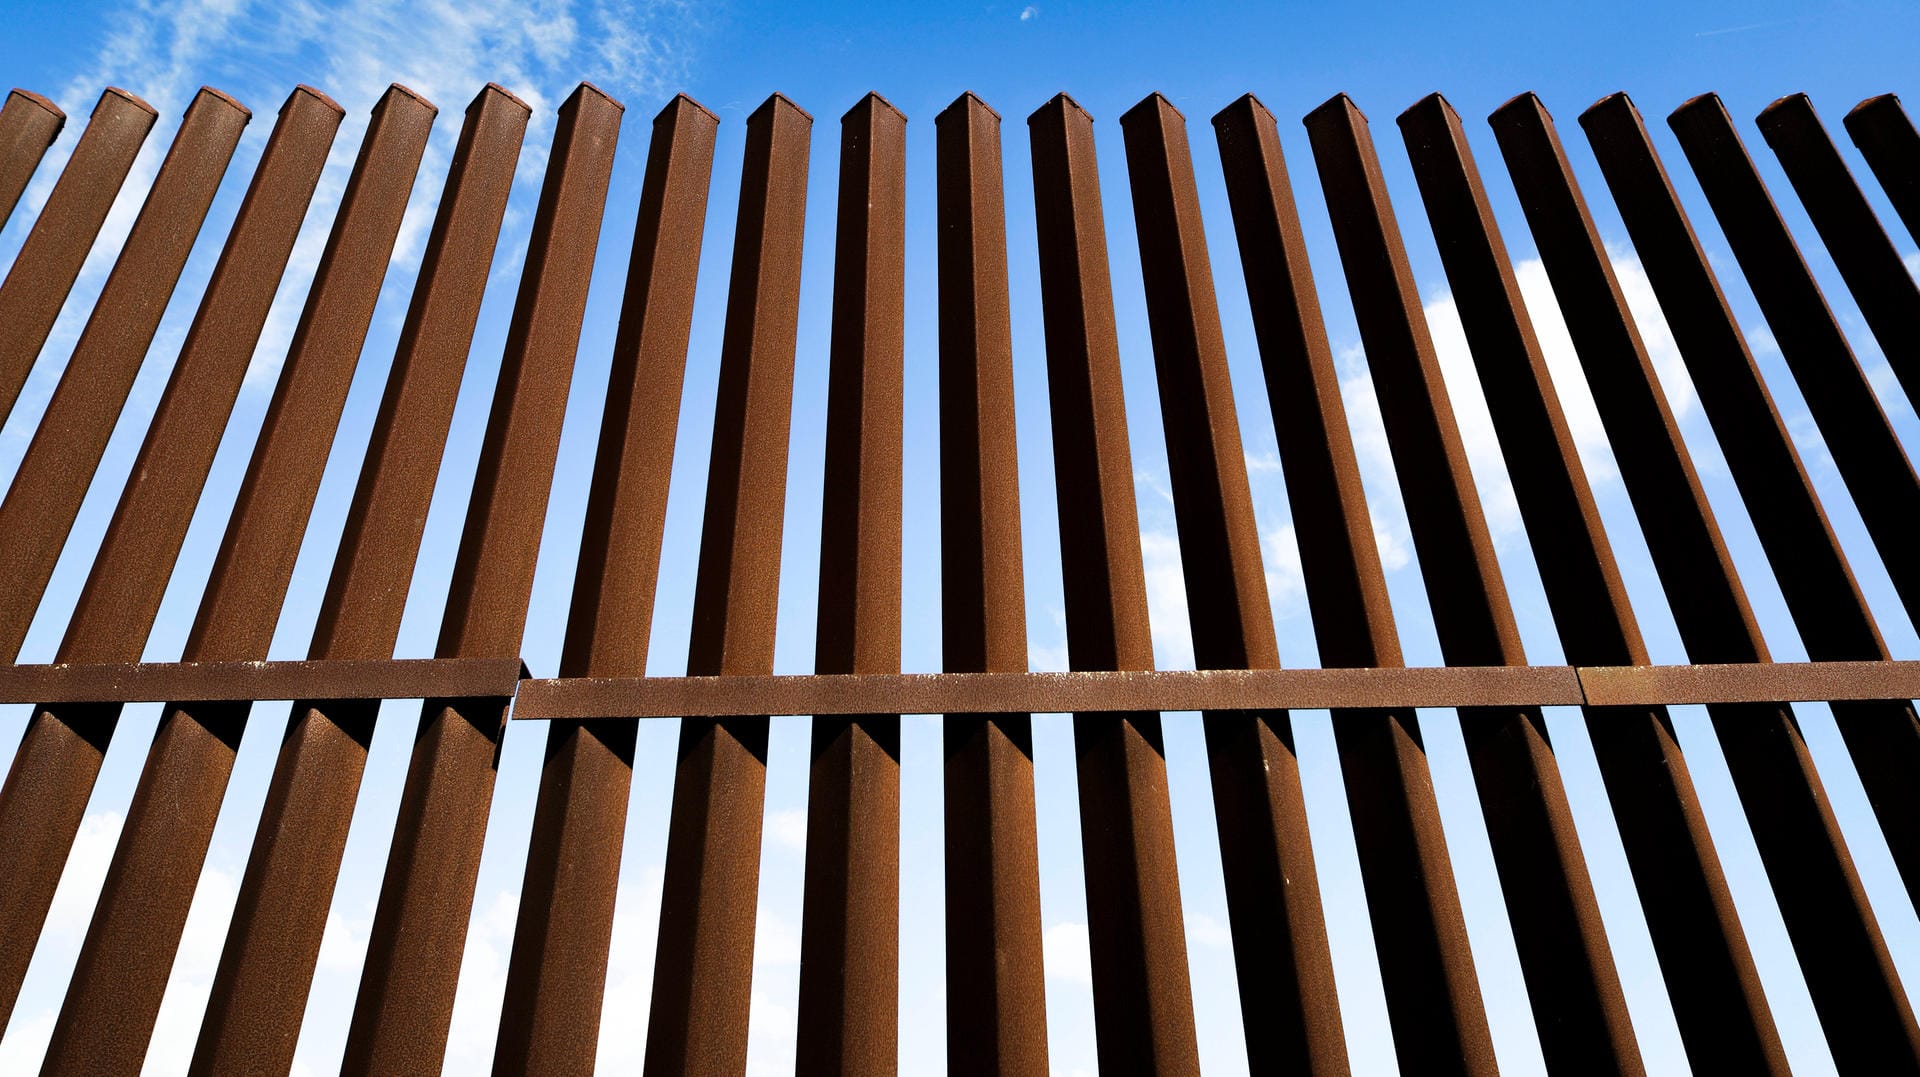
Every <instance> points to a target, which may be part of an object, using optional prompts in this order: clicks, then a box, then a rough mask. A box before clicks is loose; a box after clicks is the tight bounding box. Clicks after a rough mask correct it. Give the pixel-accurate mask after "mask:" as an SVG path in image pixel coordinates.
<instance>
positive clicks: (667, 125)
mask: <svg viewBox="0 0 1920 1077" xmlns="http://www.w3.org/2000/svg"><path fill="white" fill-rule="evenodd" d="M719 123H720V120H719V117H717V116H715V115H714V114H713V113H711V112H708V111H707V110H706V109H705V108H702V107H701V106H700V105H699V104H698V103H697V102H695V101H694V100H693V99H692V98H690V97H688V96H686V95H685V94H681V95H679V96H677V97H675V98H674V99H673V100H672V101H671V102H669V103H668V104H667V107H666V108H664V109H662V110H661V111H660V114H659V115H658V116H656V117H654V121H653V144H652V147H651V148H650V150H649V151H648V155H647V171H646V178H645V179H644V180H643V181H642V184H641V191H640V212H639V218H638V220H637V222H636V223H635V225H634V234H633V254H632V257H631V260H630V261H629V262H628V266H627V290H626V298H625V301H624V303H623V305H622V307H621V311H620V327H619V331H618V333H617V334H616V336H615V338H614V345H613V366H612V370H611V372H610V375H609V383H608V387H607V402H606V411H605V415H604V418H603V419H602V421H601V424H600V447H599V452H598V454H597V455H596V457H595V462H594V471H593V484H592V487H591V489H590V491H589V493H588V495H587V522H586V527H585V529H584V532H583V534H582V536H581V542H580V560H579V567H578V569H577V570H576V571H575V573H574V578H573V579H574V583H573V608H572V612H571V614H570V616H569V618H568V621H567V635H566V641H565V644H564V646H563V648H562V650H561V656H560V675H561V676H563V677H582V676H585V677H618V676H639V675H642V674H644V673H645V672H646V668H647V645H648V642H649V640H648V636H649V633H650V631H651V629H652V625H653V601H654V586H655V584H656V583H657V582H658V580H659V576H660V542H661V536H662V533H663V532H664V530H665V525H666V514H667V487H668V483H669V481H670V480H671V478H672V475H673V449H674V436H675V433H676V431H677V429H678V426H679V421H680V396H681V389H682V386H683V383H684V381H685V378H686V369H687V337H688V333H689V330H690V329H691V327H692V323H693V300H694V283H695V280H696V279H697V277H698V275H699V270H700V241H701V238H702V236H703V235H704V233H705V231H706V223H707V190H708V186H709V181H710V179H711V178H712V175H713V142H714V132H715V130H716V129H717V128H718V126H719ZM638 724H639V723H638V722H635V721H625V720H617V719H616V720H613V721H606V722H555V723H551V726H550V728H549V729H547V730H546V731H545V732H546V737H547V741H546V743H547V750H546V761H545V764H544V766H543V768H542V770H541V775H540V796H539V800H538V801H537V803H536V804H535V807H534V817H533V834H532V837H531V839H530V841H529V845H528V850H527V870H526V882H525V884H524V885H523V886H522V888H521V891H520V914H519V918H518V920H517V922H516V925H515V928H514V934H513V954H512V957H511V959H510V960H509V962H508V964H507V988H506V1000H505V1004H504V1006H503V1007H502V1009H501V1015H502V1016H501V1021H500V1034H499V1040H498V1042H497V1043H496V1044H495V1046H494V1052H493V1069H494V1072H495V1073H497V1074H503V1075H504V1074H510V1073H585V1072H588V1071H590V1070H592V1068H593V1064H594V1057H595V1054H596V1051H597V1047H598V1045H599V1029H600V1022H601V1004H602V1001H603V999H604V997H605V991H606V978H607V950H608V947H609V946H610V945H611V942H612V937H613V913H614V895H615V892H616V890H617V889H618V886H619V881H620V847H621V843H622V841H623V839H624V838H625V828H626V819H627V799H628V793H629V791H630V789H631V787H632V784H633V751H634V743H635V738H636V729H637V726H638Z"/></svg>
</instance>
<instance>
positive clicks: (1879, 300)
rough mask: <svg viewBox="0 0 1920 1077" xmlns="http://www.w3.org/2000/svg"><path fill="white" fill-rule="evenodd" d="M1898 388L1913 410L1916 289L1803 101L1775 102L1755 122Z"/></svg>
mask: <svg viewBox="0 0 1920 1077" xmlns="http://www.w3.org/2000/svg"><path fill="white" fill-rule="evenodd" d="M1756 122H1757V123H1758V124H1759V126H1760V133H1761V134H1762V135H1763V136H1765V138H1766V140H1767V144H1768V145H1769V146H1772V147H1773V152H1774V155H1775V156H1777V157H1778V158H1779V159H1780V167H1781V168H1782V169H1784V170H1785V171H1786V173H1787V180H1788V181H1789V182H1791V183H1792V184H1793V189H1794V190H1795V191H1796V192H1797V193H1798V194H1799V195H1800V204H1801V206H1802V207H1804V208H1805V209H1806V211H1807V216H1808V217H1809V218H1810V219H1812V221H1813V227H1814V229H1815V230H1816V231H1818V232H1819V233H1820V239H1821V241H1822V242H1824V243H1825V244H1826V247H1827V253H1829V254H1831V255H1832V256H1833V264H1834V266H1835V267H1836V268H1838V269H1839V270H1840V278H1841V279H1842V280H1844V281H1846V282H1847V290H1848V291H1849V292H1851V293H1853V299H1854V302H1855V303H1858V304H1859V306H1860V313H1861V315H1862V316H1864V317H1865V318H1866V320H1867V326H1868V328H1870V329H1871V330H1872V331H1873V336H1874V339H1875V340H1877V341H1878V342H1879V343H1880V350H1881V352H1882V354H1884V355H1885V356H1886V360H1887V366H1888V367H1889V368H1891V369H1892V370H1893V373H1894V376H1895V377H1896V378H1898V379H1899V380H1900V387H1901V388H1902V389H1904V390H1905V391H1906V394H1907V400H1908V401H1909V402H1910V403H1916V404H1920V318H1915V317H1914V316H1913V312H1914V311H1916V310H1920V283H1916V282H1915V281H1914V279H1913V274H1912V273H1909V272H1907V267H1906V265H1905V264H1904V263H1903V262H1901V260H1900V252H1899V251H1898V250H1896V249H1895V248H1894V246H1893V241H1892V240H1891V239H1888V238H1887V231H1886V229H1885V228H1883V227H1881V225H1880V218H1879V217H1878V216H1876V215H1875V214H1874V212H1873V207H1872V206H1871V205H1869V204H1868V203H1867V196H1866V195H1865V194H1864V193H1863V192H1862V191H1861V190H1860V185H1859V183H1857V182H1856V181H1855V180H1854V178H1853V172H1852V171H1851V170H1850V169H1848V168H1847V162H1846V161H1845V160H1844V159H1843V158H1841V156H1840V151H1839V149H1838V148H1837V147H1835V146H1834V144H1833V139H1832V138H1830V137H1828V135H1827V129H1826V126H1825V125H1823V124H1822V123H1821V122H1820V117H1819V115H1818V114H1816V113H1815V112H1814V111H1813V101H1812V100H1811V99H1810V98H1808V97H1807V95H1806V94H1803V93H1801V94H1793V95H1791V96H1788V97H1782V98H1781V99H1780V100H1778V101H1775V102H1774V103H1773V104H1771V105H1768V106H1767V107H1766V109H1765V110H1763V111H1762V112H1761V113H1760V117H1759V119H1758V120H1757V121H1756Z"/></svg>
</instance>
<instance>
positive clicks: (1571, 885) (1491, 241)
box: [1399, 94, 1673, 1073]
mask: <svg viewBox="0 0 1920 1077" xmlns="http://www.w3.org/2000/svg"><path fill="white" fill-rule="evenodd" d="M1399 126H1400V131H1401V135H1402V137H1403V139H1404V140H1405V142H1406V146H1407V154H1408V156H1409V157H1410V158H1411V159H1412V162H1413V169H1414V176H1415V178H1416V180H1417V181H1418V183H1419V186H1420V195H1421V199H1422V201H1423V202H1424V203H1425V205H1426V210H1427V219H1428V222H1429V223H1430V225H1431V226H1432V228H1433V234H1434V239H1435V241H1436V243H1437V244H1438V246H1439V248H1440V256H1441V261H1442V263H1443V264H1444V266H1445V268H1446V272H1447V280H1448V282H1449V283H1450V284H1451V285H1452V288H1453V296H1454V301H1455V303H1456V304H1457V306H1458V308H1459V312H1460V319H1461V322H1462V323H1463V325H1464V327H1465V330H1466V335H1467V341H1468V343H1469V345H1471V347H1472V352H1473V362H1474V368H1475V370H1476V371H1477V372H1478V375H1479V381H1480V385H1481V388H1482V389H1483V390H1484V392H1485V394H1486V398H1487V404H1488V408H1489V411H1490V412H1491V415H1492V418H1493V424H1494V431H1495V434H1496V436H1497V437H1498V439H1499V442H1500V448H1501V452H1502V454H1503V456H1504V457H1505V460H1506V464H1507V473H1508V475H1509V476H1510V477H1511V479H1512V482H1513V487H1514V493H1515V496H1516V499H1517V501H1518V503H1519V505H1520V510H1521V512H1522V513H1523V514H1524V518H1525V520H1526V523H1527V525H1528V526H1527V533H1528V537H1529V538H1530V540H1531V542H1532V546H1533V551H1534V562H1535V564H1536V565H1537V566H1538V567H1539V570H1540V575H1541V579H1542V582H1543V584H1544V586H1545V590H1546V593H1547V599H1548V602H1549V604H1550V605H1552V607H1553V612H1554V622H1555V626H1556V628H1557V629H1558V630H1559V634H1560V640H1561V646H1562V647H1563V648H1564V649H1565V652H1566V653H1567V654H1568V655H1569V657H1570V658H1572V660H1574V661H1582V662H1585V661H1593V662H1601V661H1606V662H1633V663H1640V664H1644V663H1645V662H1646V661H1647V655H1646V647H1645V645H1644V644H1643V643H1642V642H1641V639H1640V632H1639V627H1638V625H1637V624H1636V623H1635V621H1634V616H1633V610H1632V606H1631V605H1630V603H1629V601H1628V598H1627V591H1626V586H1625V584H1624V583H1623V581H1622V580H1621V578H1620V571H1619V569H1618V568H1617V567H1616V566H1615V564H1614V560H1613V551H1612V547H1611V546H1610V545H1609V544H1608V542H1607V537H1606V532H1605V529H1604V527H1603V525H1602V523H1601V520H1600V512H1599V508H1598V506H1597V505H1596V504H1595V503H1594V500H1593V492H1592V490H1591V489H1589V488H1588V486H1587V478H1586V472H1585V470H1584V469H1583V468H1582V467H1581V464H1580V457H1579V453H1578V451H1577V450H1576V449H1575V447H1574V442H1573V434H1572V431H1571V430H1570V429H1569V428H1568V426H1567V421H1566V416H1565V415H1564V414H1563V413H1562V412H1561V410H1560V401H1559V397H1558V396H1557V395H1556V394H1555V392H1554V388H1553V382H1552V378H1551V376H1550V375H1549V374H1548V372H1547V366H1546V359H1545V357H1544V356H1543V355H1542V353H1541V351H1540V343H1539V341H1538V339H1536V338H1535V336H1534V332H1533V323H1532V321H1531V320H1530V319H1529V318H1528V316H1527V310H1526V304H1525V301H1524V300H1522V298H1521V296H1520V286H1519V282H1518V280H1517V279H1516V278H1515V277H1514V273H1513V265H1512V262H1511V261H1510V260H1509V259H1508V257H1507V251H1506V244H1505V243H1504V242H1503V241H1502V239H1501V237H1500V231H1499V227H1498V225H1497V224H1496V223H1495V221H1494V217H1493V209H1492V207H1491V206H1490V205H1489V204H1488V202H1487V195H1486V190H1485V188H1484V187H1483V186H1482V185H1481V182H1480V173H1479V169H1478V168H1477V166H1476V165H1475V164H1474V159H1473V152H1472V149H1471V147H1469V145H1468V144H1467V137H1466V131H1465V129H1464V128H1463V127H1462V126H1461V123H1460V117H1459V115H1458V114H1457V113H1455V112H1454V110H1453V106H1452V105H1450V104H1448V103H1447V101H1446V99H1445V98H1443V97H1441V96H1440V95H1439V94H1432V95H1430V96H1428V97H1425V98H1423V99H1421V101H1420V102H1419V103H1417V104H1415V105H1414V106H1413V107H1412V108H1409V109H1408V110H1407V111H1405V112H1403V113H1401V114H1400V118H1399ZM1455 433H1456V436H1457V431H1456V432H1455ZM1462 455H1464V449H1463V450H1462ZM1458 462H1459V463H1460V464H1462V465H1464V460H1461V461H1458ZM1469 508H1470V510H1471V511H1472V512H1473V513H1474V514H1475V515H1479V514H1480V513H1481V509H1480V507H1479V505H1478V504H1477V502H1475V503H1470V504H1469ZM1409 512H1410V513H1411V512H1412V503H1411V498H1409ZM1416 528H1417V524H1416ZM1418 538H1419V531H1418V530H1417V529H1416V531H1415V539H1416V541H1417V540H1418ZM1487 552H1488V554H1491V550H1488V551H1487ZM1421 567H1422V572H1423V574H1424V573H1426V572H1428V571H1438V572H1441V573H1448V572H1451V571H1456V568H1454V567H1452V566H1449V565H1448V564H1447V563H1445V562H1444V561H1441V562H1438V563H1432V564H1430V563H1429V561H1428V558H1427V556H1426V551H1425V549H1424V548H1422V550H1421ZM1460 567H1466V566H1460ZM1476 567H1477V568H1478V570H1479V572H1480V574H1481V575H1482V576H1483V578H1484V583H1483V586H1482V592H1483V593H1484V594H1485V595H1486V596H1487V600H1488V601H1498V602H1500V603H1501V604H1502V605H1503V606H1505V605H1507V604H1508V600H1507V598H1506V588H1505V585H1504V584H1503V583H1502V582H1501V579H1500V575H1499V565H1498V563H1497V562H1495V561H1493V559H1492V558H1491V556H1489V557H1487V559H1486V560H1485V561H1484V562H1482V563H1480V564H1479V565H1478V566H1476ZM1434 619H1435V622H1436V624H1437V625H1438V626H1439V628H1440V644H1441V648H1442V650H1447V649H1448V648H1449V646H1450V645H1451V646H1452V647H1454V648H1458V649H1464V648H1463V647H1462V645H1465V644H1470V643H1471V642H1472V641H1471V639H1470V638H1467V633H1466V632H1465V631H1461V629H1463V628H1466V627H1468V626H1465V625H1463V626H1459V627H1458V628H1456V627H1454V626H1452V625H1449V623H1448V622H1449V621H1452V620H1453V619H1454V618H1453V617H1452V616H1451V615H1450V613H1449V611H1446V610H1444V609H1443V608H1441V607H1440V605H1439V604H1438V603H1435V606H1434ZM1500 624H1501V628H1502V631H1503V635H1502V636H1501V638H1499V639H1498V640H1497V641H1495V640H1484V641H1481V645H1482V646H1485V645H1487V644H1496V645H1497V649H1498V651H1499V652H1500V653H1502V654H1504V655H1506V656H1508V660H1509V661H1512V660H1513V659H1515V658H1518V657H1519V656H1520V654H1521V652H1522V648H1521V646H1520V640H1519V638H1518V633H1517V631H1516V632H1514V634H1513V635H1511V636H1508V635H1505V634H1504V633H1505V632H1506V631H1508V630H1510V629H1511V628H1512V627H1513V623H1512V622H1511V621H1510V620H1505V619H1503V620H1502V621H1501V622H1500ZM1460 717H1461V722H1462V724H1463V726H1464V727H1465V731H1466V739H1467V751H1468V756H1469V758H1470V759H1471V760H1472V762H1473V766H1474V776H1475V779H1476V782H1477V784H1478V786H1479V789H1480V795H1481V805H1482V808H1483V814H1484V815H1485V817H1486V822H1487V830H1488V833H1489V837H1490V839H1491V844H1492V848H1493V854H1494V862H1495V866H1496V867H1497V868H1498V870H1499V873H1500V881H1501V888H1502V890H1503V892H1504V894H1505V897H1506V905H1507V915H1508V919H1509V921H1510V923H1511V924H1512V926H1513V935H1514V943H1515V947H1516V949H1517V950H1518V951H1519V955H1520V964H1521V971H1522V973H1523V975H1524V976H1525V978H1526V983H1527V996H1528V1001H1529V1002H1530V1003H1531V1005H1532V1008H1533V1013H1534V1025H1535V1027H1536V1028H1537V1029H1538V1031H1539V1035H1540V1044H1541V1050H1542V1053H1543V1055H1544V1057H1545V1059H1546V1062H1547V1066H1548V1068H1549V1069H1552V1070H1575V1069H1579V1068H1583V1067H1587V1066H1592V1067H1597V1068H1599V1069H1603V1070H1606V1071H1609V1072H1619V1073H1643V1072H1644V1071H1645V1065H1644V1063H1643V1062H1642V1060H1641V1057H1640V1048H1639V1044H1638V1042H1637V1040H1636V1037H1635V1036H1634V1032H1633V1020H1632V1015H1631V1014H1630V1013H1629V1012H1628V1010H1627V1000H1626V995H1625V993H1624V992H1623V991H1622V989H1621V987H1620V975H1619V972H1618V970H1617V969H1616V968H1615V967H1614V963H1613V951H1612V948H1611V947H1610V946H1609V945H1608V943H1607V932H1606V925H1605V923H1604V922H1603V921H1602V920H1601V917H1600V905H1599V902H1598V900H1597V899H1596V898H1595V896H1594V892H1593V880H1592V878H1591V877H1590V876H1589V874H1588V871H1587V864H1586V857H1585V855H1584V854H1583V853H1582V852H1581V848H1580V839H1579V835H1578V833H1577V832H1576V831H1575V829H1574V824H1573V813H1572V809H1571V807H1570V806H1569V805H1568V803H1567V796H1566V790H1565V787H1564V786H1563V785H1562V783H1561V780H1560V771H1559V766H1558V764H1557V763H1556V762H1555V760H1554V753H1553V750H1552V746H1551V744H1552V742H1551V740H1550V738H1549V737H1548V735H1547V727H1546V722H1545V721H1544V719H1543V717H1542V716H1541V713H1540V711H1539V710H1538V709H1537V708H1528V709H1525V710H1522V711H1519V712H1498V711H1485V710H1469V711H1464V712H1462V714H1461V716H1460ZM1620 717H1621V718H1622V720H1621V721H1616V722H1598V721H1597V722H1596V723H1595V724H1596V725H1599V726H1603V727H1604V728H1603V729H1600V730H1598V733H1599V736H1601V737H1603V738H1611V741H1610V742H1609V743H1608V744H1607V745H1606V747H1605V748H1603V749H1601V750H1600V752H1599V755H1600V758H1601V760H1602V761H1603V766H1606V767H1607V768H1608V769H1609V771H1610V772H1611V776H1612V779H1613V781H1612V785H1613V787H1614V789H1615V790H1617V794H1616V795H1629V796H1636V797H1646V796H1670V795H1671V794H1670V789H1671V786H1672V784H1673V782H1672V779H1671V777H1670V771H1669V769H1668V767H1667V766H1666V765H1665V764H1668V763H1670V762H1671V759H1670V758H1669V757H1666V756H1663V755H1662V754H1661V753H1660V752H1659V751H1657V750H1656V751H1647V750H1645V749H1647V748H1648V747H1657V746H1658V745H1659V744H1660V742H1661V738H1662V736H1663V734H1664V732H1665V730H1664V728H1662V723H1663V721H1664V719H1665V715H1664V713H1658V712H1656V713H1648V714H1644V715H1638V716H1632V717H1628V716H1624V715H1622V716H1620ZM1635 749H1640V750H1638V751H1636V750H1635ZM1629 760H1631V761H1636V762H1637V761H1642V760H1658V761H1659V763H1660V764H1662V765H1660V766H1658V767H1657V768H1656V767H1649V766H1645V765H1641V766H1635V767H1632V768H1631V769H1629V768H1628V767H1627V766H1623V765H1622V764H1623V763H1625V762H1627V761H1629Z"/></svg>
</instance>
